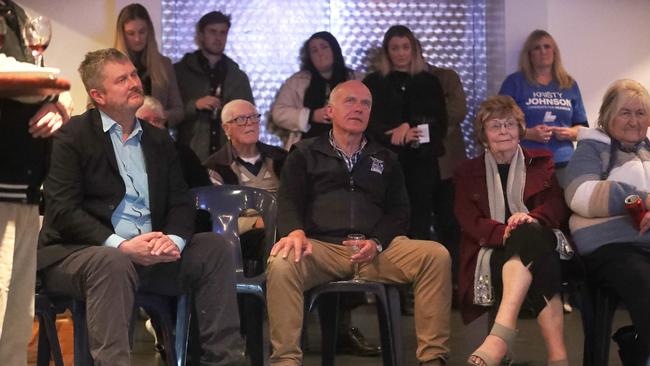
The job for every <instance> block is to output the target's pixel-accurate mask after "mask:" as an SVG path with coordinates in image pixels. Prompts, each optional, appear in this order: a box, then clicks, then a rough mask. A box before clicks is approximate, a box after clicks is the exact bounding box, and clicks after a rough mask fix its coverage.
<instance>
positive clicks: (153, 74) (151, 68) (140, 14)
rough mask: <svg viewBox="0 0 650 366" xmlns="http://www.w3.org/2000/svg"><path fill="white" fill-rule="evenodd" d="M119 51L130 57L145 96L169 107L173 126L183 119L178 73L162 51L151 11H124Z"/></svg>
mask: <svg viewBox="0 0 650 366" xmlns="http://www.w3.org/2000/svg"><path fill="white" fill-rule="evenodd" d="M115 48H117V49H118V50H120V51H121V52H123V53H124V54H126V55H128V56H129V58H130V59H131V62H133V65H134V66H135V67H136V69H137V70H138V76H139V77H140V80H142V87H143V88H144V93H145V94H146V95H150V96H152V97H154V98H156V99H157V100H158V101H160V103H162V105H163V107H164V108H165V115H167V120H168V122H169V125H170V126H175V125H176V124H177V123H178V122H180V121H181V120H182V119H183V101H182V100H181V95H180V92H179V91H178V85H177V84H176V73H175V72H174V68H173V66H172V62H171V60H170V59H169V58H167V57H165V56H163V55H161V54H160V52H159V51H158V43H157V42H156V34H155V31H154V27H153V23H152V22H151V17H150V16H149V13H148V12H147V9H146V8H145V7H144V6H142V5H140V4H137V3H134V4H129V5H127V6H125V7H124V8H122V10H120V14H119V15H118V17H117V25H116V30H115Z"/></svg>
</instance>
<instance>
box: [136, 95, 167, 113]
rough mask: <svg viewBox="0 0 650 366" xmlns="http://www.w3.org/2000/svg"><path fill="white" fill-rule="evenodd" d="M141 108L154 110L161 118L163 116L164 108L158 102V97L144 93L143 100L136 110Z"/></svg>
mask: <svg viewBox="0 0 650 366" xmlns="http://www.w3.org/2000/svg"><path fill="white" fill-rule="evenodd" d="M141 109H142V110H147V109H148V110H150V111H154V112H156V114H157V115H158V116H160V117H161V118H165V108H164V107H163V105H162V103H160V101H159V100H158V99H156V98H154V97H152V96H149V95H146V96H145V97H144V102H143V103H142V105H141V106H140V108H139V109H138V111H140V110H141Z"/></svg>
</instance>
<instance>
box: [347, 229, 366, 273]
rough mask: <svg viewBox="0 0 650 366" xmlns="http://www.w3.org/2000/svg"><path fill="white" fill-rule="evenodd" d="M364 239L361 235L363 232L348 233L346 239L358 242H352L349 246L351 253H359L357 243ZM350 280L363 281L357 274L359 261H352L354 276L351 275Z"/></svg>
mask: <svg viewBox="0 0 650 366" xmlns="http://www.w3.org/2000/svg"><path fill="white" fill-rule="evenodd" d="M364 240H366V236H365V235H363V234H350V235H348V241H352V242H355V243H358V244H352V246H351V247H350V249H351V251H352V254H356V253H359V250H361V248H360V247H359V245H361V243H360V242H362V241H364ZM352 281H354V282H363V280H362V279H361V277H360V276H359V262H354V277H352Z"/></svg>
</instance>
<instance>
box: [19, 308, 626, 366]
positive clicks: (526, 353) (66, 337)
mask: <svg viewBox="0 0 650 366" xmlns="http://www.w3.org/2000/svg"><path fill="white" fill-rule="evenodd" d="M565 320H566V326H565V327H566V330H565V339H566V343H567V348H568V349H569V355H570V356H569V361H570V364H572V365H581V364H582V342H583V335H582V330H581V327H582V323H581V320H580V313H579V312H577V310H576V311H574V312H573V313H571V314H567V315H566V318H565ZM353 323H354V324H355V325H357V326H359V327H360V328H361V329H362V330H363V332H364V333H365V334H366V336H367V337H368V338H369V340H370V341H372V342H374V343H377V342H378V333H377V332H378V329H377V321H376V315H375V311H374V309H373V308H372V307H371V306H364V307H361V308H359V309H357V310H356V311H355V312H354V313H353ZM627 323H629V318H628V316H627V313H626V312H625V311H624V310H619V311H618V312H617V314H616V317H615V320H614V329H617V328H618V327H620V326H622V325H625V324H627ZM57 326H58V328H59V333H60V339H61V342H62V347H63V352H64V358H65V363H66V366H67V365H72V325H71V323H70V321H69V320H65V319H63V320H59V322H58V324H57ZM413 329H414V322H413V318H411V317H403V318H402V336H403V342H404V354H405V358H406V359H405V361H406V362H405V365H409V366H410V365H417V362H416V360H415V334H414V330H413ZM486 329H487V325H486V321H485V319H479V320H477V321H476V322H474V323H472V324H470V325H469V326H464V325H463V324H462V322H461V319H460V314H459V313H458V312H457V311H454V312H453V314H452V338H451V348H452V353H451V358H450V360H449V365H450V366H456V365H458V366H460V365H464V364H465V360H466V358H467V356H468V355H469V354H470V353H471V352H472V351H473V350H474V348H476V346H477V345H478V344H479V343H480V341H481V340H482V337H484V336H485V333H486ZM519 335H520V336H519V337H518V338H517V341H516V344H515V359H514V361H515V364H517V365H527V366H530V365H535V366H536V365H545V350H544V344H543V341H542V338H541V335H540V333H539V328H538V327H537V323H536V322H535V320H533V319H521V320H520V323H519ZM308 337H309V342H310V349H309V350H308V351H307V352H306V354H305V362H304V364H305V366H318V365H320V354H319V353H318V348H319V342H320V335H319V326H318V322H317V317H316V316H315V315H313V314H312V316H311V317H310V318H309V326H308ZM36 341H37V340H36V338H35V339H34V343H35V342H36ZM30 356H31V357H30V365H34V364H35V357H34V353H33V351H32V352H31V353H30ZM336 360H337V364H338V365H344V366H347V365H353V366H370V365H381V364H382V363H381V358H362V357H353V356H346V355H340V356H338V357H337V359H336ZM133 364H134V365H137V366H154V365H156V366H157V365H163V363H162V362H161V361H160V360H159V359H158V356H157V355H156V354H155V352H154V351H153V346H152V341H151V338H150V337H149V335H148V334H147V333H146V332H145V331H144V327H143V326H142V325H141V324H140V325H139V326H138V327H136V343H135V346H134V350H133ZM610 365H612V366H619V365H621V362H620V360H619V358H618V353H617V349H616V345H615V344H612V345H611V347H610Z"/></svg>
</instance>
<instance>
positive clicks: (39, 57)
mask: <svg viewBox="0 0 650 366" xmlns="http://www.w3.org/2000/svg"><path fill="white" fill-rule="evenodd" d="M34 63H35V64H36V66H41V67H42V66H43V54H42V53H39V54H38V55H36V57H34Z"/></svg>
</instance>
